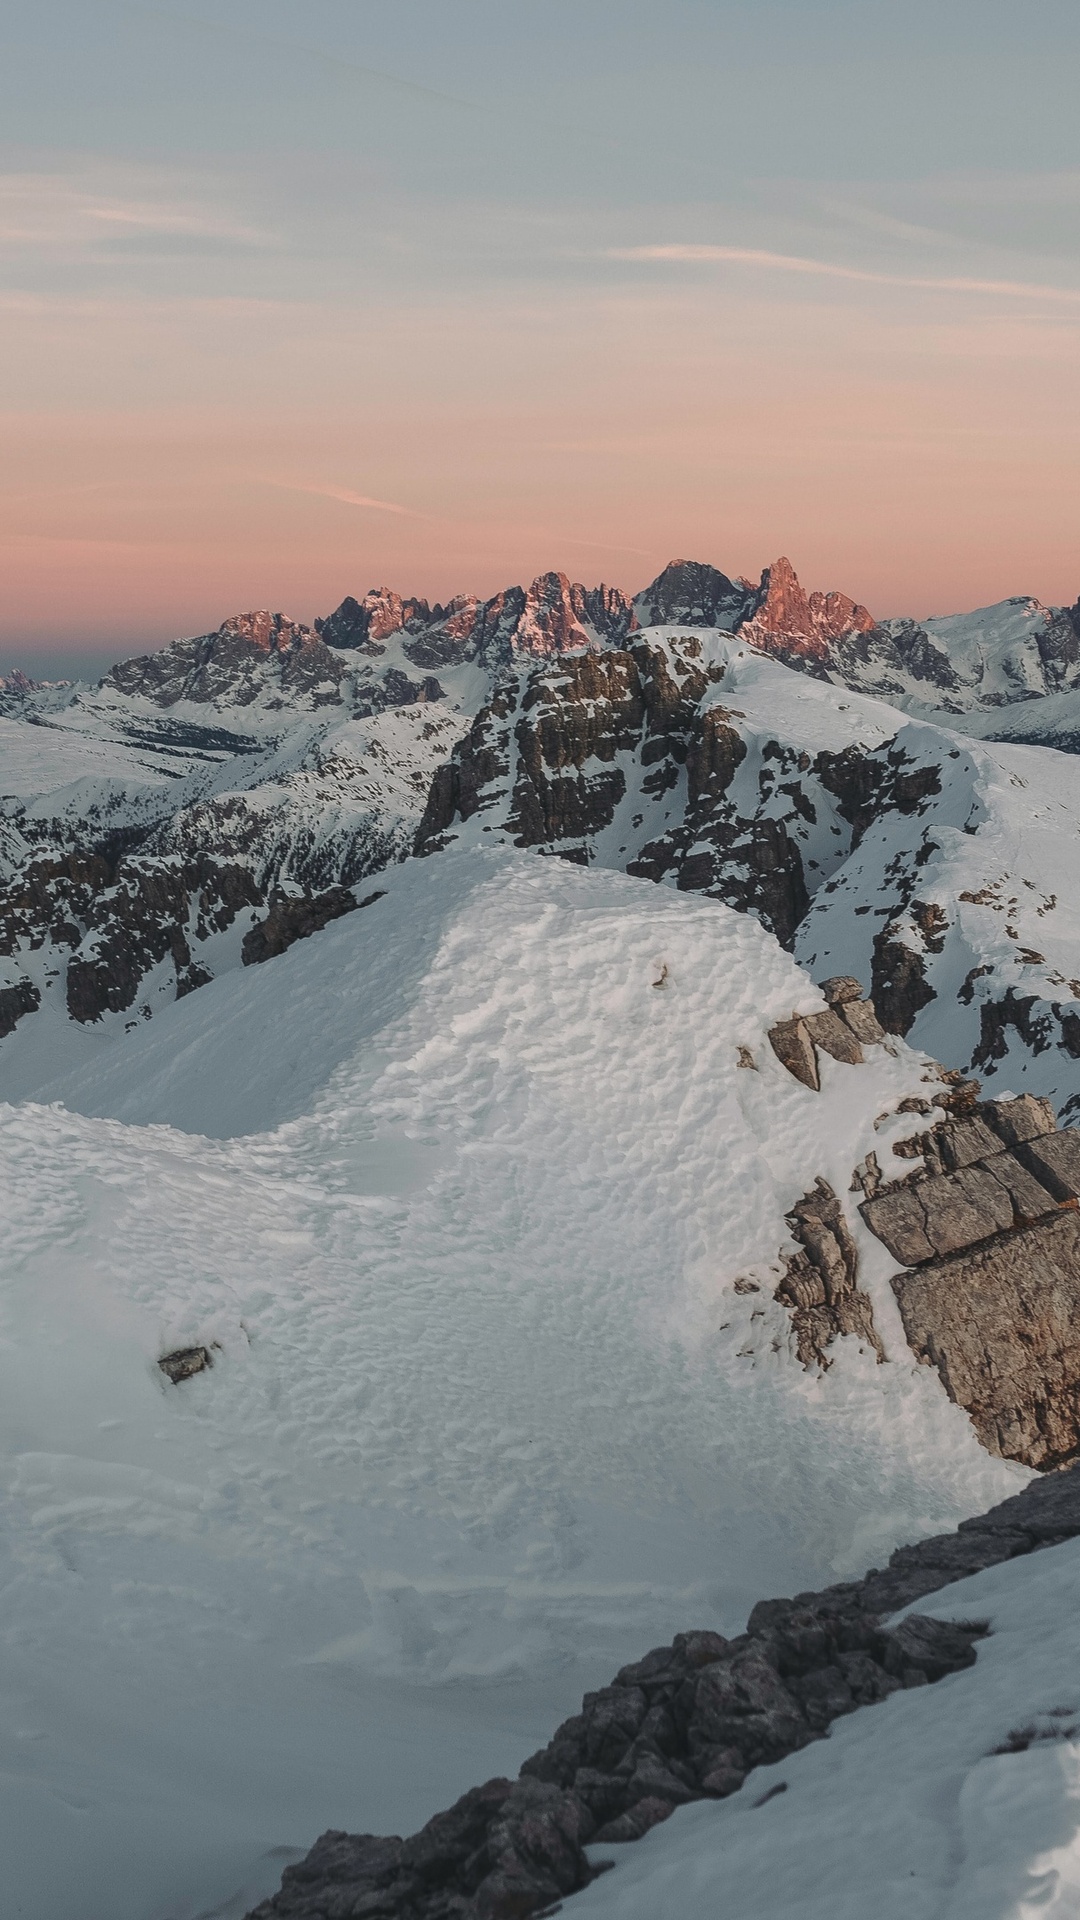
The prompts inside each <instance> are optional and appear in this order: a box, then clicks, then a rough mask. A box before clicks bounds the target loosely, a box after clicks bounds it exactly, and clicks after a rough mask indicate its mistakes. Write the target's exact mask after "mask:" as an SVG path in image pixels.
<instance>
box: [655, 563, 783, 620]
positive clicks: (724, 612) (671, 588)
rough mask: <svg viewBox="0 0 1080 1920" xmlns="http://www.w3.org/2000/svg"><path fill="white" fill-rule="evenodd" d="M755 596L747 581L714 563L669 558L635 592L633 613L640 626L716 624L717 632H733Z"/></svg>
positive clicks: (751, 604)
mask: <svg viewBox="0 0 1080 1920" xmlns="http://www.w3.org/2000/svg"><path fill="white" fill-rule="evenodd" d="M755 598H756V595H755V590H754V588H753V587H751V586H750V585H749V584H748V582H747V581H745V580H741V581H736V580H729V579H728V577H727V574H726V573H721V572H720V569H719V568H718V567H710V566H705V565H703V564H702V562H701V561H700V560H672V561H670V562H669V563H668V565H667V566H666V567H665V568H664V571H663V573H661V574H659V575H658V576H657V578H656V579H655V580H654V581H653V583H652V585H651V586H648V587H646V588H645V590H644V592H643V593H639V594H638V595H637V598H636V599H635V601H634V613H635V615H636V617H637V623H638V625H639V626H641V627H663V626H685V627H719V628H720V630H721V632H724V633H733V632H734V630H735V628H736V627H737V626H738V624H739V622H740V620H742V619H744V618H745V616H746V614H747V613H748V611H749V609H750V608H751V607H752V606H753V604H754V601H755Z"/></svg>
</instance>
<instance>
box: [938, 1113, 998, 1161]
mask: <svg viewBox="0 0 1080 1920" xmlns="http://www.w3.org/2000/svg"><path fill="white" fill-rule="evenodd" d="M938 1139H939V1141H940V1145H941V1153H942V1158H943V1160H944V1163H945V1166H946V1167H947V1168H948V1170H949V1172H950V1173H955V1172H956V1170H957V1168H958V1167H970V1166H973V1165H974V1164H975V1162H976V1161H977V1160H986V1159H991V1158H993V1157H994V1156H995V1155H997V1154H998V1153H1000V1151H1001V1140H1000V1138H999V1136H998V1135H997V1134H995V1133H993V1132H991V1129H990V1128H989V1127H988V1126H987V1124H986V1122H985V1120H980V1119H979V1117H978V1115H977V1114H973V1115H971V1117H970V1118H964V1119H960V1120H950V1121H949V1122H948V1124H947V1125H946V1126H944V1127H942V1128H941V1130H940V1133H939V1135H938Z"/></svg>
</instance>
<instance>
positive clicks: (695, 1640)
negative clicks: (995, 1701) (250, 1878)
mask: <svg viewBox="0 0 1080 1920" xmlns="http://www.w3.org/2000/svg"><path fill="white" fill-rule="evenodd" d="M1078 1534H1080V1473H1078V1472H1073V1473H1062V1474H1054V1475H1051V1476H1049V1477H1048V1478H1047V1479H1045V1480H1042V1481H1036V1482H1033V1483H1032V1485H1030V1486H1029V1487H1026V1488H1025V1489H1024V1490H1023V1492H1022V1493H1019V1494H1017V1495H1015V1496H1014V1497H1013V1498H1012V1499H1010V1500H1005V1501H1003V1502H1002V1503H1001V1505H1000V1506H998V1507H995V1508H992V1509H991V1511H990V1512H989V1513H986V1514H983V1515H980V1516H979V1518H978V1519H975V1520H967V1521H964V1523H963V1524H962V1526H961V1527H960V1528H959V1530H958V1531H957V1532H956V1533H949V1534H942V1535H939V1536H938V1537H936V1538H934V1539H930V1540H922V1541H920V1542H919V1543H918V1544H917V1545H915V1546H910V1547H901V1548H899V1549H898V1550H897V1552H895V1553H894V1554H893V1555H892V1558H891V1560H890V1562H889V1565H888V1567H887V1568H886V1569H885V1570H884V1571H881V1572H879V1571H877V1570H876V1569H875V1570H873V1571H871V1572H870V1573H868V1574H867V1575H866V1577H865V1578H864V1579H863V1580H859V1581H848V1582H845V1583H844V1584H842V1585H839V1586H835V1587H829V1588H826V1589H825V1591H824V1592H822V1593H802V1594H797V1595H796V1596H795V1598H794V1599H780V1600H765V1601H760V1602H759V1603H758V1605H757V1606H756V1607H755V1608H754V1609H753V1612H752V1613H751V1615H750V1618H749V1620H748V1622H747V1627H746V1631H745V1633H742V1634H740V1635H738V1636H737V1638H735V1639H733V1640H727V1639H725V1638H724V1637H723V1636H722V1635H720V1634H718V1633H713V1632H711V1631H707V1630H699V1631H696V1632H690V1633H683V1634H679V1635H677V1636H676V1638H675V1640H674V1641H673V1642H672V1643H671V1645H670V1646H666V1647H657V1648H655V1649H654V1650H653V1651H652V1652H651V1653H647V1654H646V1655H645V1657H644V1658H643V1659H641V1660H638V1661H635V1662H633V1663H632V1664H631V1665H630V1666H627V1667H623V1668H622V1670H621V1671H620V1672H619V1673H618V1674H616V1676H615V1679H614V1681H613V1682H612V1684H611V1685H610V1686H608V1687H602V1688H601V1689H599V1691H598V1692H596V1693H590V1694H586V1696H585V1699H584V1701H583V1702H582V1710H581V1712H580V1714H575V1715H574V1716H573V1717H572V1718H571V1719H570V1720H567V1721H565V1722H564V1723H563V1725H562V1726H561V1727H560V1728H559V1729H558V1731H557V1732H556V1734H555V1736H554V1738H553V1739H552V1741H551V1742H550V1744H549V1745H548V1746H547V1747H545V1748H544V1749H543V1750H542V1751H541V1752H540V1753H537V1754H534V1755H533V1756H532V1758H531V1759H529V1760H526V1762H525V1764H524V1766H523V1767H522V1769H521V1773H520V1775H519V1777H518V1779H517V1780H516V1781H511V1780H508V1779H498V1780H489V1781H488V1782H487V1783H486V1784H485V1785H484V1786H482V1787H475V1788H473V1790H472V1791H471V1792H470V1793H467V1794H465V1795H463V1796H462V1798H461V1799H460V1800H459V1801H458V1802H457V1803H456V1805H455V1806H453V1807H452V1808H450V1810H449V1811H448V1812H446V1813H441V1814H436V1816H435V1818H434V1819H433V1820H430V1821H429V1822H428V1824H427V1826H426V1827H424V1828H423V1829H422V1830H421V1831H420V1833H418V1834H414V1835H413V1836H412V1837H411V1839H408V1840H401V1839H399V1838H397V1837H396V1836H391V1837H388V1838H386V1837H379V1836H376V1835H374V1834H348V1833H342V1832H330V1833H326V1834H324V1835H323V1836H322V1838H321V1839H320V1840H318V1841H316V1843H315V1845H314V1847H313V1848H312V1849H311V1851H310V1853H309V1854H308V1855H307V1857H306V1859H304V1860H302V1861H300V1862H299V1863H298V1864H297V1865H296V1866H293V1867H287V1868H286V1869H285V1874H284V1877H283V1880H282V1886H281V1890H280V1892H279V1893H277V1894H275V1895H274V1896H273V1897H272V1898H271V1899H269V1900H265V1901H263V1902H262V1904H261V1905H260V1906H259V1907H257V1908H256V1909H255V1911H254V1913H253V1914H251V1915H249V1916H248V1920H340V1917H341V1916H344V1915H347V1914H352V1915H357V1916H359V1915H365V1916H370V1920H451V1916H457V1920H526V1916H529V1915H538V1914H539V1913H540V1912H542V1911H544V1910H545V1909H547V1910H550V1909H551V1908H552V1907H553V1906H554V1905H556V1904H557V1903H558V1902H559V1901H561V1900H565V1899H566V1898H567V1896H569V1895H571V1894H573V1893H574V1892H576V1891H577V1890H578V1889H579V1888H581V1887H583V1886H585V1885H586V1884H587V1882H588V1881H589V1879H590V1878H591V1877H593V1875H594V1873H595V1872H597V1871H602V1867H599V1866H598V1867H596V1868H594V1867H592V1866H590V1864H589V1859H588V1856H587V1855H586V1853H585V1851H584V1849H585V1847H586V1845H588V1844H590V1843H600V1844H604V1843H605V1842H611V1843H614V1842H618V1841H627V1840H634V1839H637V1838H638V1837H639V1836H640V1835H641V1834H643V1833H646V1832H648V1831H649V1830H650V1828H652V1827H653V1826H655V1825H656V1824H657V1823H658V1822H659V1821H661V1820H664V1819H666V1818H667V1817H668V1816H669V1815H670V1814H671V1813H673V1812H674V1811H675V1809H676V1807H679V1806H682V1805H685V1804H686V1803H687V1802H688V1801H693V1800H701V1799H723V1798H726V1797H727V1796H729V1795H731V1794H733V1793H739V1792H747V1791H752V1776H753V1769H754V1768H755V1767H757V1766H761V1765H765V1764H769V1763H773V1762H775V1761H777V1760H781V1759H784V1758H785V1757H786V1756H787V1755H788V1754H791V1753H795V1752H797V1751H799V1749H801V1748H802V1747H805V1746H807V1745H808V1744H809V1743H810V1742H811V1741H813V1740H817V1739H820V1738H821V1737H822V1736H823V1735H824V1734H825V1733H826V1732H827V1731H828V1729H829V1727H830V1726H831V1725H832V1723H833V1722H834V1721H835V1720H836V1719H837V1718H839V1717H840V1716H842V1715H844V1714H848V1713H853V1712H855V1711H856V1710H858V1709H860V1708H864V1707H869V1706H872V1705H873V1704H874V1703H875V1702H877V1701H881V1700H884V1699H886V1698H887V1697H888V1696H889V1695H890V1694H891V1693H894V1692H896V1691H898V1690H899V1689H902V1688H905V1687H914V1686H925V1685H926V1684H928V1683H929V1684H933V1683H934V1682H935V1681H937V1680H939V1679H942V1678H944V1677H945V1675H947V1674H950V1673H956V1672H961V1671H963V1669H964V1668H966V1667H970V1666H972V1665H973V1664H974V1661H975V1658H976V1653H975V1643H976V1642H977V1641H978V1639H979V1638H980V1637H981V1635H982V1634H983V1633H984V1632H985V1628H984V1627H981V1626H980V1625H978V1624H972V1623H966V1624H963V1625H960V1624H953V1623H950V1622H946V1621H939V1620H934V1619H930V1618H928V1617H926V1616H920V1615H919V1614H909V1615H908V1616H907V1617H906V1618H905V1619H904V1620H903V1622H902V1623H901V1624H900V1625H899V1626H897V1627H894V1628H887V1627H884V1626H883V1625H882V1618H883V1616H886V1615H887V1614H889V1613H891V1612H894V1611H896V1610H897V1609H899V1608H901V1607H903V1606H906V1605H910V1604H911V1602H912V1601H915V1600H918V1599H920V1598H921V1597H922V1596H923V1595H925V1594H929V1593H935V1592H937V1591H938V1590H939V1589H940V1588H942V1587H943V1586H946V1585H948V1584H949V1582H951V1581H953V1580H959V1579H963V1578H964V1577H965V1576H966V1575H968V1574H972V1573H976V1572H978V1571H979V1570H980V1569H981V1568H983V1567H988V1566H995V1565H997V1564H999V1563H1000V1562H1001V1561H1003V1560H1012V1559H1015V1558H1017V1557H1018V1556H1019V1555H1022V1554H1027V1553H1032V1552H1035V1551H1038V1550H1039V1549H1041V1548H1043V1547H1047V1546H1054V1545H1056V1544H1058V1543H1059V1542H1060V1541H1063V1540H1069V1539H1073V1538H1075V1537H1076V1536H1077V1535H1078ZM748 1782H749V1783H751V1784H749V1785H748V1784H747V1783H748Z"/></svg>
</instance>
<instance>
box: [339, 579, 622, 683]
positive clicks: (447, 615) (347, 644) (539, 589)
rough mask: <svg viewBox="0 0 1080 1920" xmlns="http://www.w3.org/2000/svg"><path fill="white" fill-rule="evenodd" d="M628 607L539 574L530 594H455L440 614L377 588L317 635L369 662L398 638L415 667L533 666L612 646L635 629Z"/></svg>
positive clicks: (598, 591) (614, 596)
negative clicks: (526, 661) (518, 658)
mask: <svg viewBox="0 0 1080 1920" xmlns="http://www.w3.org/2000/svg"><path fill="white" fill-rule="evenodd" d="M637 624H638V623H637V620H636V618H635V615H634V611H633V608H632V606H631V604H630V601H629V600H628V599H627V597H626V595H625V594H624V593H621V592H620V590H619V589H618V588H617V587H606V586H602V585H601V586H599V587H584V586H582V585H581V584H580V582H579V581H571V580H569V579H568V578H567V576H566V574H565V573H559V572H552V573H542V574H540V575H539V576H538V578H537V579H535V580H534V581H533V582H532V584H531V586H529V587H527V588H526V587H506V588H504V589H503V591H502V592H501V593H497V594H494V595H493V596H492V597H491V598H490V599H488V600H482V599H479V598H477V596H476V595H475V594H460V595H458V596H457V598H455V599H453V600H450V601H448V602H447V604H446V605H445V606H441V605H438V604H436V605H435V606H434V607H432V606H429V605H428V602H427V601H426V600H402V599H401V597H400V595H398V594H396V593H393V592H391V591H390V590H389V589H388V588H385V587H383V588H377V589H374V590H373V591H372V592H370V593H367V594H365V596H364V598H363V599H362V600H359V601H358V600H355V599H353V598H352V597H349V598H348V599H345V600H343V601H342V603H341V605H340V606H339V607H338V608H337V609H336V611H335V612H334V613H332V614H329V615H328V616H327V617H326V618H325V619H322V620H316V622H315V628H316V632H317V633H318V634H320V635H321V637H322V638H323V639H324V640H325V641H327V642H328V643H329V644H330V645H332V646H335V647H342V648H349V649H356V650H358V651H360V652H364V653H369V654H375V655H377V654H379V653H382V652H385V650H386V642H387V641H388V640H389V639H390V638H391V637H392V636H393V635H394V634H397V633H400V634H402V635H403V637H404V643H405V652H406V654H407V655H408V657H409V659H410V660H412V661H413V662H414V664H416V665H417V666H423V667H438V666H447V665H448V664H450V663H452V662H460V661H463V660H478V661H480V662H481V663H482V664H483V665H486V666H498V665H503V664H505V663H506V662H507V661H508V660H509V659H510V658H511V657H512V656H513V655H515V654H525V655H531V656H533V657H535V658H538V659H543V658H546V657H547V656H548V655H550V654H557V653H565V652H568V651H570V650H572V649H574V648H578V647H590V646H593V647H595V646H598V645H604V644H610V643H617V642H618V641H620V640H623V639H625V637H626V635H627V634H628V633H629V632H631V631H632V629H633V628H634V627H635V626H636V625H637Z"/></svg>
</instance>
